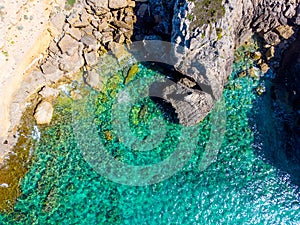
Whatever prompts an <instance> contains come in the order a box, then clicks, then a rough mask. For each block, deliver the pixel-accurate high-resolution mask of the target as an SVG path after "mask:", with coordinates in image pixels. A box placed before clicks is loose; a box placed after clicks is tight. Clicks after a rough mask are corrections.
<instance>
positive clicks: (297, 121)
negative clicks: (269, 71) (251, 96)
mask: <svg viewBox="0 0 300 225" xmlns="http://www.w3.org/2000/svg"><path fill="white" fill-rule="evenodd" d="M266 88H267V91H266V93H265V94H264V95H263V96H262V97H261V98H258V99H257V101H256V102H255V103H254V105H253V112H252V114H253V116H252V118H251V119H250V124H251V127H252V128H253V130H254V133H255V137H254V138H255V143H254V148H255V149H256V153H257V154H258V155H259V156H261V157H262V158H263V159H264V160H265V161H266V162H267V163H269V164H271V165H273V166H275V167H276V168H278V169H279V170H280V172H282V173H283V174H289V176H290V178H291V181H292V183H294V184H296V185H298V186H300V113H299V112H300V34H298V38H297V40H296V41H295V42H294V43H293V44H292V45H291V46H290V47H289V49H288V50H286V51H285V53H284V54H283V57H282V60H281V64H280V66H279V67H278V69H277V71H276V78H275V79H274V80H268V81H267V82H266Z"/></svg>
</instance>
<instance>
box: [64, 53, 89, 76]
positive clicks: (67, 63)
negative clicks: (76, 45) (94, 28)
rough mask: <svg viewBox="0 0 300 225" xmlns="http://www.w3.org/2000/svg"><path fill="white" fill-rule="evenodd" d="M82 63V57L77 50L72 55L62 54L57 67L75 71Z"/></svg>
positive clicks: (70, 71)
mask: <svg viewBox="0 0 300 225" xmlns="http://www.w3.org/2000/svg"><path fill="white" fill-rule="evenodd" d="M83 65H84V59H83V57H82V56H81V55H80V54H79V52H75V53H74V54H73V55H63V56H62V58H61V59H60V64H59V68H60V69H61V70H62V71H64V72H68V73H76V72H77V71H78V70H79V69H80V68H82V67H83Z"/></svg>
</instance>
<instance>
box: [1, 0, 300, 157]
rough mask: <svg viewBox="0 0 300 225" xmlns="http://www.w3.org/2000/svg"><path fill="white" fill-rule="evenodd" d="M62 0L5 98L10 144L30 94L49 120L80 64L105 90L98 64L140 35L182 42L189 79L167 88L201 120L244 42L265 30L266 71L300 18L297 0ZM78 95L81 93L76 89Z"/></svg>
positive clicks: (185, 119)
mask: <svg viewBox="0 0 300 225" xmlns="http://www.w3.org/2000/svg"><path fill="white" fill-rule="evenodd" d="M61 5H62V3H61V2H60V3H59V4H58V3H57V2H56V7H52V8H51V10H49V11H50V12H51V14H50V12H49V14H50V15H49V19H48V22H49V23H48V25H47V35H48V36H49V37H50V38H48V39H47V40H49V41H48V42H47V43H48V45H47V50H46V52H45V54H43V55H41V56H40V58H39V57H37V56H36V57H35V60H31V61H32V62H36V64H35V65H36V67H33V68H32V69H31V70H29V72H28V75H27V76H25V78H23V79H20V82H21V81H22V82H21V83H22V85H20V88H17V87H16V89H18V91H17V92H15V89H14V94H13V93H11V94H9V96H10V98H7V100H6V103H5V104H4V105H9V106H10V108H8V107H6V109H5V110H6V111H4V112H3V113H1V115H3V119H1V121H3V123H2V124H6V125H5V128H3V129H1V130H3V132H2V134H1V136H2V139H1V146H0V148H1V150H2V149H3V150H2V152H7V151H8V150H9V149H10V148H11V147H12V146H13V145H14V143H15V142H16V139H17V138H15V137H16V136H17V135H16V134H17V127H18V123H19V121H20V118H21V115H22V113H23V112H24V110H25V109H26V106H27V105H28V104H30V102H27V103H26V99H28V97H29V96H31V95H32V94H33V93H38V97H39V101H38V104H37V106H36V107H35V108H36V110H35V113H34V117H35V119H36V121H37V123H38V124H48V123H49V122H50V121H51V117H52V113H53V103H54V101H55V98H56V97H57V95H58V92H57V90H56V89H55V87H56V86H57V85H58V84H60V83H61V82H62V81H63V82H71V81H72V80H76V79H77V76H78V71H84V80H85V82H86V83H87V84H88V85H90V86H91V87H93V88H95V89H97V90H101V85H103V78H101V77H99V75H98V74H97V73H95V71H93V69H92V68H93V67H94V66H95V65H96V64H97V63H98V62H99V59H100V57H101V55H105V54H106V53H107V52H108V51H111V52H112V53H113V55H114V56H115V58H116V59H118V61H119V62H120V61H121V60H120V59H122V58H124V55H126V54H127V53H126V52H127V51H126V49H125V46H126V45H127V46H130V44H131V42H132V41H141V40H164V41H171V42H172V43H175V44H176V45H178V46H180V47H178V48H177V49H175V51H171V52H168V55H169V56H170V57H171V56H172V57H174V58H175V59H176V60H175V62H176V63H175V69H176V70H177V71H178V72H179V73H181V74H182V79H177V81H176V82H177V83H176V84H174V85H171V86H168V87H166V88H165V89H164V90H162V92H163V96H164V97H165V99H166V100H167V101H168V102H169V103H171V104H172V106H173V107H174V108H175V111H176V113H177V116H178V117H179V121H180V122H181V123H182V124H185V125H193V124H197V123H198V122H200V121H201V120H202V119H203V118H204V117H205V116H206V115H207V114H208V113H209V112H210V110H211V108H212V107H213V105H214V104H213V102H214V101H215V100H218V99H219V98H220V97H221V94H222V90H223V86H224V84H225V83H226V82H227V78H228V75H229V74H230V72H231V66H232V63H233V58H234V50H235V48H236V47H237V46H239V45H240V44H241V43H243V42H244V41H247V40H248V39H249V38H250V37H251V36H252V35H257V37H258V38H260V39H261V43H262V49H261V52H258V53H255V56H253V57H258V58H259V64H260V67H261V69H262V71H264V72H266V71H267V70H268V69H269V68H270V67H271V68H274V69H276V68H278V67H279V63H278V61H279V60H280V57H281V53H282V51H283V50H284V49H286V48H287V47H288V46H289V44H290V43H291V42H292V41H293V40H294V39H293V38H294V33H295V32H296V31H297V30H298V27H297V26H298V25H299V24H300V7H299V2H297V1H296V0H286V1H279V0H277V1H271V0H261V1H257V0H251V1H246V0H228V1H225V2H223V1H219V0H218V1H214V2H212V1H205V0H203V1H195V0H176V1H168V2H167V1H158V0H149V1H147V0H139V1H132V0H118V1H117V0H103V1H96V0H81V1H77V2H76V3H75V5H68V4H67V3H63V5H64V6H63V7H62V6H61ZM46 19H47V17H46ZM42 39H43V40H44V39H46V38H45V37H43V38H42ZM124 45H125V46H124ZM182 49H184V52H182ZM39 52H42V51H39ZM30 65H31V64H30ZM22 70H23V72H24V71H25V69H22ZM11 74H12V73H11ZM3 77H4V76H3ZM3 90H5V89H3ZM1 93H5V91H1ZM174 96H181V97H182V98H181V99H178V98H177V97H174ZM73 97H74V98H76V97H80V95H78V93H77V94H76V93H73ZM12 102H13V104H12ZM190 105H192V106H194V107H189V106H190ZM2 110H3V109H2ZM9 124H10V125H9ZM2 126H3V125H2ZM7 131H8V132H7ZM7 134H8V135H7ZM2 155H3V153H2ZM0 158H1V157H0Z"/></svg>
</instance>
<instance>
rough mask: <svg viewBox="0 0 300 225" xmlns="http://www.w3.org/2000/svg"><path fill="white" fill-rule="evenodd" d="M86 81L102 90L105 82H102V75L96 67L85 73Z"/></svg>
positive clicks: (96, 88)
mask: <svg viewBox="0 0 300 225" xmlns="http://www.w3.org/2000/svg"><path fill="white" fill-rule="evenodd" d="M84 81H85V83H86V84H88V85H89V86H90V87H92V88H93V89H95V90H98V91H101V90H102V88H103V83H102V82H101V79H100V75H99V73H97V71H96V70H94V69H93V70H91V71H87V72H86V73H85V74H84Z"/></svg>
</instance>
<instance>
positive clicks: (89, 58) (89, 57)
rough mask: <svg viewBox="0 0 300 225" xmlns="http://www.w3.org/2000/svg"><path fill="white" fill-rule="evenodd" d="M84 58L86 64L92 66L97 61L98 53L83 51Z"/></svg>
mask: <svg viewBox="0 0 300 225" xmlns="http://www.w3.org/2000/svg"><path fill="white" fill-rule="evenodd" d="M84 59H85V62H86V64H87V65H88V66H93V65H95V64H97V62H98V53H97V52H96V51H91V52H85V53H84Z"/></svg>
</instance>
